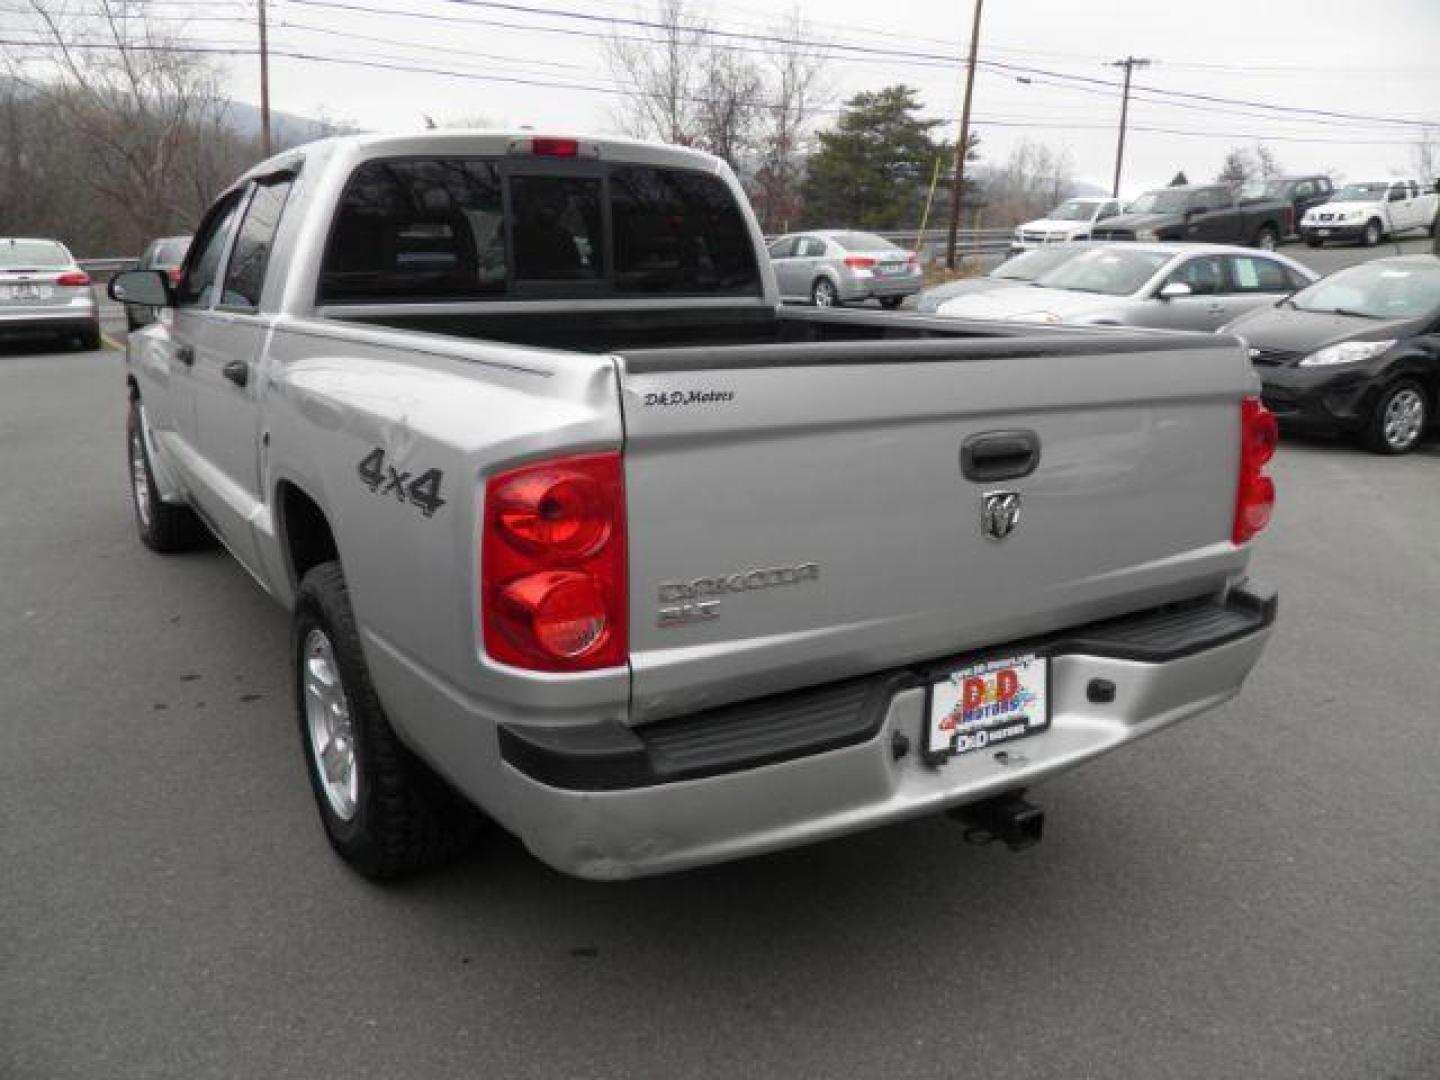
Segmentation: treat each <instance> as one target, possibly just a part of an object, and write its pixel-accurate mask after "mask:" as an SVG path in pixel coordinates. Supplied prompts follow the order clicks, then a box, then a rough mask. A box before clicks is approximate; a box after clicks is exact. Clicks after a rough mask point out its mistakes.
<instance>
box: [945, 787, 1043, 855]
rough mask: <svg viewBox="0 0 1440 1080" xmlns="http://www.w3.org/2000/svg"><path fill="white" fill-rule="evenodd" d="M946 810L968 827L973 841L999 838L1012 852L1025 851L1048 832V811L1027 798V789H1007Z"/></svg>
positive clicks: (993, 840) (987, 842)
mask: <svg viewBox="0 0 1440 1080" xmlns="http://www.w3.org/2000/svg"><path fill="white" fill-rule="evenodd" d="M945 813H946V816H947V817H950V818H952V819H953V820H955V821H958V822H960V823H961V824H962V825H964V826H965V841H966V843H970V844H990V843H994V842H995V841H996V840H998V841H1000V843H1002V844H1004V845H1005V846H1006V847H1007V848H1009V849H1010V850H1011V851H1024V850H1025V849H1026V848H1029V847H1034V846H1035V845H1036V844H1038V843H1039V842H1040V837H1041V834H1042V833H1043V832H1044V831H1045V811H1044V810H1041V809H1040V808H1039V807H1038V806H1035V805H1034V804H1033V803H1031V802H1029V801H1027V800H1026V798H1025V792H1024V791H1007V792H1006V793H1005V794H1003V795H996V796H994V797H993V798H989V799H982V800H981V801H980V802H976V803H971V804H969V805H968V806H957V807H955V808H954V809H953V810H947V811H946V812H945Z"/></svg>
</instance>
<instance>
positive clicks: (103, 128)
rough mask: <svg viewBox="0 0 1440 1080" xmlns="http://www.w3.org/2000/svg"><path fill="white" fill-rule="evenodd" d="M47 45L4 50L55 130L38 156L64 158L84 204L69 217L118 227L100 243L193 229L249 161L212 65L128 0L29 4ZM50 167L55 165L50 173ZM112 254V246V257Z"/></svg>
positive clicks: (34, 0)
mask: <svg viewBox="0 0 1440 1080" xmlns="http://www.w3.org/2000/svg"><path fill="white" fill-rule="evenodd" d="M28 8H29V15H30V16H31V24H30V26H29V27H28V29H30V30H31V31H32V33H33V34H34V35H36V36H38V37H39V38H40V39H41V40H43V41H44V44H43V45H42V44H35V43H29V44H25V45H23V46H18V47H16V46H6V47H4V51H3V53H0V57H3V63H4V68H5V70H6V71H7V73H8V74H9V76H10V78H11V79H12V80H14V82H15V84H16V85H17V86H18V87H20V88H21V90H22V92H23V93H24V94H25V95H27V99H28V101H29V103H30V106H31V108H32V109H33V110H36V111H39V112H45V113H47V114H48V116H49V119H50V121H51V122H52V123H53V124H54V127H53V128H52V129H51V130H50V131H49V132H48V133H47V134H46V138H47V139H49V140H51V141H53V142H54V143H57V144H60V145H59V146H54V147H51V148H49V149H47V150H45V151H44V152H45V153H49V154H51V156H52V157H58V158H68V159H69V162H68V163H69V164H70V166H71V167H72V168H73V169H74V170H75V172H74V175H76V176H78V177H79V178H80V180H81V186H82V187H83V190H84V191H85V193H86V195H87V197H86V198H85V199H84V200H83V201H82V202H80V203H78V204H74V203H72V204H71V205H70V206H69V208H68V209H69V211H70V213H72V214H74V215H76V216H77V217H81V216H83V217H87V218H93V217H94V216H96V215H97V214H98V215H102V216H103V217H104V218H105V219H108V220H109V221H111V222H113V223H115V224H116V225H118V227H116V228H112V229H110V230H108V231H109V232H110V233H112V234H113V238H112V237H109V236H107V237H106V238H105V239H107V240H108V241H109V242H112V243H119V244H123V245H125V246H126V247H127V248H129V249H132V250H136V249H138V245H139V244H140V243H142V242H143V241H144V240H146V239H148V238H150V237H153V236H156V235H160V234H163V233H166V232H172V231H176V230H177V229H179V228H182V227H186V226H189V225H193V224H194V222H195V220H196V219H197V218H198V216H199V214H200V212H201V211H202V210H203V209H204V207H205V205H207V204H208V202H209V201H210V200H211V199H212V198H213V197H214V194H215V191H216V189H217V188H218V187H220V186H221V185H222V184H223V183H224V182H225V181H226V180H228V179H229V178H231V177H233V176H234V175H235V174H236V173H237V172H238V171H239V169H240V168H241V167H243V165H244V164H245V162H246V161H247V160H248V159H250V158H253V149H252V148H250V147H248V146H245V145H244V144H243V142H242V141H241V140H238V139H237V138H235V137H234V135H233V133H232V132H231V131H230V130H229V129H228V128H227V126H226V124H225V113H226V109H227V107H228V103H227V101H226V99H225V98H224V97H223V96H222V94H221V93H220V88H219V82H218V78H217V76H216V73H215V70H214V69H213V67H212V66H211V65H210V64H209V63H208V62H207V61H206V59H205V57H203V56H201V55H199V54H197V53H195V52H193V51H188V50H186V49H185V48H184V46H183V43H182V42H181V41H180V40H178V39H177V38H175V37H174V36H173V35H172V34H170V33H168V32H164V31H162V30H161V29H160V28H159V24H157V23H156V22H155V21H153V20H152V19H150V18H149V17H148V16H147V13H146V8H145V6H144V5H143V4H139V3H134V2H131V0H28ZM58 164H59V162H58V161H56V162H52V163H51V165H50V166H49V167H48V168H47V172H50V171H52V170H53V168H54V167H55V166H56V165H58ZM117 250H118V249H117Z"/></svg>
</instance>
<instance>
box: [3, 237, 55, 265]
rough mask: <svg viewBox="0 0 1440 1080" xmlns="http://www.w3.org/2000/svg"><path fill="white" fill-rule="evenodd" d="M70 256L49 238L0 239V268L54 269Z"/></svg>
mask: <svg viewBox="0 0 1440 1080" xmlns="http://www.w3.org/2000/svg"><path fill="white" fill-rule="evenodd" d="M69 265H70V256H69V254H68V253H67V252H66V251H65V249H64V248H63V247H61V246H60V245H59V244H57V243H55V242H53V241H51V240H0V270H54V269H56V268H58V267H65V266H69Z"/></svg>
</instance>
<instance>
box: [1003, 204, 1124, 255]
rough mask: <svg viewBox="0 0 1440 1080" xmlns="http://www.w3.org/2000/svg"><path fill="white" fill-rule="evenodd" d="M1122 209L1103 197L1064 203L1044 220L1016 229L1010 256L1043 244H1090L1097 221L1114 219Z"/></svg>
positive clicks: (1029, 222)
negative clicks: (1084, 242)
mask: <svg viewBox="0 0 1440 1080" xmlns="http://www.w3.org/2000/svg"><path fill="white" fill-rule="evenodd" d="M1123 208H1124V207H1123V204H1122V203H1121V202H1120V200H1119V199H1110V198H1106V197H1104V196H1090V195H1082V196H1078V197H1076V198H1074V199H1066V200H1065V201H1064V202H1062V203H1061V204H1060V205H1059V206H1057V207H1055V209H1053V210H1051V211H1050V212H1049V213H1048V214H1046V215H1045V216H1044V217H1043V218H1036V219H1035V220H1034V221H1027V222H1025V224H1023V225H1020V226H1017V227H1016V229H1015V234H1014V236H1013V237H1011V240H1010V254H1012V255H1017V254H1019V253H1020V252H1022V251H1033V250H1034V249H1035V248H1037V247H1044V246H1045V245H1046V244H1065V243H1069V242H1070V241H1072V240H1089V239H1090V230H1091V228H1092V227H1093V226H1094V224H1095V223H1096V222H1097V221H1104V220H1105V219H1106V218H1112V217H1116V216H1118V215H1119V214H1120V213H1121V211H1122V210H1123Z"/></svg>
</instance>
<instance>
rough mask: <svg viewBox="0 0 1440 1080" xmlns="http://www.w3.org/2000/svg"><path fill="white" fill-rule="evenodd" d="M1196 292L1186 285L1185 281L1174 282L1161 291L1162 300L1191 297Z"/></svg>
mask: <svg viewBox="0 0 1440 1080" xmlns="http://www.w3.org/2000/svg"><path fill="white" fill-rule="evenodd" d="M1194 291H1195V290H1193V289H1192V288H1190V286H1189V285H1186V284H1185V282H1183V281H1172V282H1170V283H1169V284H1168V285H1166V286H1165V287H1164V288H1163V289H1161V290H1160V299H1161V300H1174V299H1175V298H1176V297H1180V296H1190V295H1192V294H1193V293H1194Z"/></svg>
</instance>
